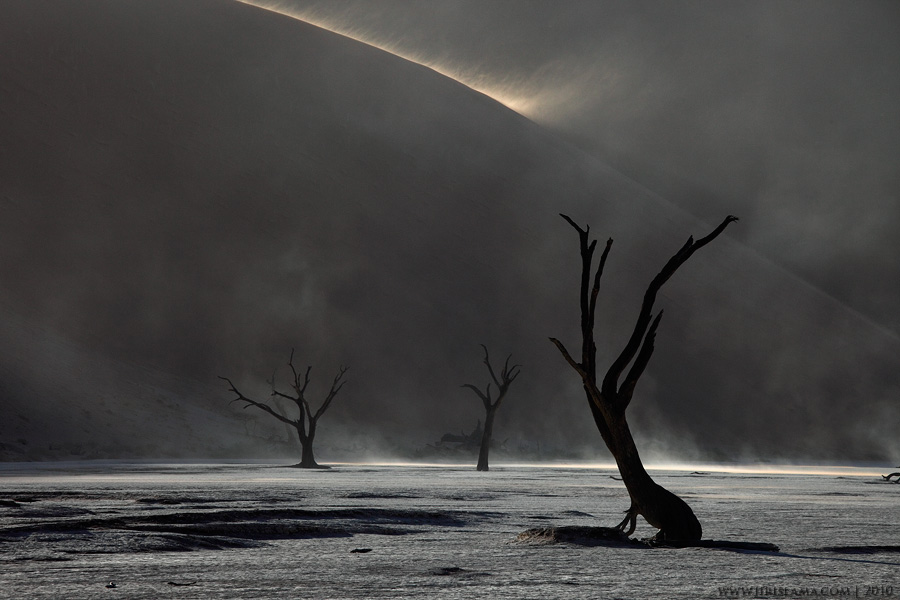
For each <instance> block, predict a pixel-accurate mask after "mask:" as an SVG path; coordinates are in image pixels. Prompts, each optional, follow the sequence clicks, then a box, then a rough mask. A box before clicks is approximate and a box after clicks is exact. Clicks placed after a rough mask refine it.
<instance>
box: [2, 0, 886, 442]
mask: <svg viewBox="0 0 900 600" xmlns="http://www.w3.org/2000/svg"><path fill="white" fill-rule="evenodd" d="M6 12H7V13H8V14H7V15H5V18H4V19H3V20H2V23H0V119H2V120H0V206H2V210H3V213H4V215H5V216H6V218H5V219H3V221H2V223H0V239H2V243H0V278H2V281H4V286H3V289H2V291H0V295H2V302H3V306H4V308H5V312H6V313H7V314H15V315H17V316H16V317H15V318H9V317H7V319H6V320H7V322H8V323H12V324H11V325H8V326H7V327H6V329H5V330H6V331H8V332H12V333H10V335H16V333H15V332H16V331H20V330H21V329H17V327H18V326H17V325H15V322H16V319H24V320H26V321H27V322H31V323H34V322H36V323H40V324H41V327H42V328H46V330H47V331H51V332H53V334H52V335H59V336H62V337H63V338H68V339H72V340H75V342H74V343H76V344H77V345H78V347H83V348H85V349H86V350H85V352H89V353H92V354H91V355H92V356H98V357H110V358H111V359H114V360H124V361H128V362H131V363H135V364H140V365H147V366H148V367H152V368H153V369H154V370H155V371H156V372H164V373H170V374H172V377H173V378H174V377H178V378H189V379H191V380H196V381H199V382H202V384H203V385H214V384H215V383H216V380H215V375H216V374H227V375H229V376H233V377H234V378H235V379H236V380H239V381H241V382H242V383H243V384H244V385H246V386H247V387H248V389H254V390H256V391H259V392H260V393H261V394H265V393H266V385H265V379H266V378H267V377H269V376H270V375H271V373H272V369H273V368H274V367H275V366H277V365H282V364H283V363H284V362H285V360H286V358H287V354H288V352H289V350H290V348H291V347H296V349H297V353H298V357H299V358H300V360H301V361H303V362H309V363H311V364H313V365H314V371H313V374H314V383H313V385H314V386H316V385H321V386H325V387H327V382H328V381H329V380H330V377H331V375H332V373H333V371H334V370H335V369H337V366H338V365H339V364H347V365H350V367H351V371H350V374H351V375H352V377H351V381H350V383H348V385H347V387H346V388H345V391H344V392H342V398H341V402H336V403H335V405H334V408H333V409H332V411H331V413H329V415H327V417H326V421H328V422H331V423H332V426H333V427H335V429H339V428H340V427H345V428H347V429H349V430H355V431H371V432H376V433H377V434H378V435H383V436H384V437H385V438H390V439H392V440H393V441H394V442H395V443H397V444H400V445H404V444H406V445H415V444H419V443H422V442H425V441H431V440H432V439H433V437H432V436H433V435H434V434H435V433H439V432H443V431H446V430H448V429H453V430H456V429H460V428H466V429H468V428H469V427H470V426H471V425H472V424H473V423H474V421H475V419H477V418H478V416H479V413H478V409H479V407H478V405H477V403H476V402H475V401H474V400H473V398H470V397H469V396H468V395H467V394H466V393H464V392H466V390H460V388H459V385H460V384H461V383H464V382H470V381H471V382H478V381H480V380H481V379H483V378H484V376H485V374H484V372H483V366H482V365H481V364H480V349H479V348H478V344H479V343H485V344H488V345H489V346H490V347H491V349H492V351H493V353H494V355H495V356H496V357H497V358H498V359H499V358H500V357H501V355H505V354H506V353H508V352H513V353H514V358H515V359H516V361H517V362H520V363H522V364H523V365H524V370H523V375H522V377H521V379H520V380H519V381H517V383H516V388H517V389H513V390H512V396H511V397H510V400H509V404H508V407H507V408H505V409H504V414H502V415H501V418H500V420H499V422H498V429H499V431H498V432H497V435H498V437H501V438H502V437H517V438H518V437H521V438H526V439H530V440H540V441H542V442H543V443H545V444H547V443H549V444H557V445H558V446H559V445H562V444H563V443H564V442H565V443H566V444H569V445H571V446H573V447H576V448H578V447H581V446H582V445H584V446H589V447H595V448H596V447H597V446H598V439H597V436H596V435H595V434H594V432H593V431H592V430H591V426H590V424H589V423H586V422H585V419H584V417H585V416H586V414H587V413H586V408H585V407H584V406H583V402H584V399H583V397H582V395H581V394H582V393H581V391H580V388H579V386H578V385H577V379H576V378H575V376H574V375H573V374H572V373H570V372H569V371H568V367H567V366H566V365H565V364H564V363H563V362H562V360H561V359H560V358H559V357H558V356H557V355H556V353H555V352H556V351H555V350H554V349H553V348H552V347H551V346H550V344H549V342H547V340H546V338H547V336H549V335H555V336H558V337H561V338H562V339H563V340H565V341H567V342H568V343H569V344H570V345H572V346H576V347H577V343H576V337H575V336H576V333H577V330H576V326H577V314H576V312H575V311H576V309H577V307H576V306H575V304H574V300H575V291H576V290H575V283H576V281H577V268H578V264H577V257H576V256H575V254H574V252H575V250H576V245H575V240H574V234H573V233H572V231H571V230H570V229H569V228H568V227H567V226H566V225H565V224H564V223H563V222H562V220H561V219H559V217H557V216H556V214H557V213H558V212H560V211H564V212H567V213H569V214H571V215H572V216H573V217H574V218H575V219H576V220H578V221H580V222H589V223H591V224H592V225H593V231H595V232H596V234H597V235H598V236H599V237H601V238H605V237H606V236H612V237H614V238H615V240H616V242H615V245H614V250H613V253H612V255H611V257H610V263H609V268H608V271H607V274H606V276H605V282H606V285H605V287H604V295H603V301H602V302H603V308H602V316H601V318H600V323H598V326H599V327H600V328H602V329H603V331H604V332H608V338H606V337H604V336H603V335H601V336H598V337H600V338H602V339H608V341H609V347H608V348H605V349H604V354H605V355H606V356H609V355H611V354H612V353H613V352H615V351H616V350H617V349H618V348H619V347H620V345H621V344H622V343H623V342H624V340H625V337H626V335H627V332H628V329H629V327H630V324H631V319H633V315H634V314H635V312H636V307H637V304H638V302H639V299H640V296H641V294H642V292H643V286H644V285H645V283H646V282H647V281H648V280H649V279H650V278H651V277H652V276H653V275H654V274H655V273H656V271H657V270H658V268H659V267H660V266H661V264H662V263H663V262H664V261H665V259H666V258H668V256H669V255H670V254H671V253H672V252H673V251H674V250H675V249H676V248H677V247H679V246H680V245H681V244H682V243H683V241H684V239H686V237H687V235H689V234H695V235H702V234H705V233H706V232H707V231H708V230H709V229H710V228H711V226H712V225H713V224H715V223H716V222H718V220H720V219H721V218H722V217H723V216H724V215H710V223H708V224H702V223H697V222H696V221H695V220H693V219H692V218H690V217H688V216H686V215H685V214H683V213H682V212H680V211H678V210H677V209H675V208H673V207H672V206H670V205H669V204H667V203H666V202H665V201H663V200H662V199H660V198H658V197H656V196H654V195H652V194H651V193H649V192H647V191H646V190H645V189H643V188H642V187H641V186H640V185H638V184H637V183H635V182H633V181H630V180H628V179H626V178H624V177H622V176H620V175H619V174H617V173H616V172H615V171H613V170H612V169H609V168H608V167H606V166H605V165H603V164H600V163H598V162H596V161H595V160H592V159H591V158H589V157H587V156H585V155H583V154H581V153H579V152H578V151H576V150H575V149H573V148H572V147H570V146H568V145H566V144H564V143H562V142H560V141H558V140H556V139H555V138H553V137H552V136H550V135H548V134H546V133H545V132H544V131H542V130H541V129H540V128H539V127H537V126H535V125H534V124H532V123H531V122H529V121H527V120H526V119H524V118H522V117H521V116H519V115H517V114H515V113H513V112H511V111H509V110H508V109H506V108H505V107H503V106H501V105H499V104H497V103H496V102H494V101H492V100H491V99H489V98H487V97H485V96H483V95H481V94H478V93H477V92H474V91H472V90H470V89H468V88H466V87H464V86H462V85H460V84H458V83H456V82H454V81H452V80H449V79H447V78H445V77H442V76H440V75H438V74H436V73H434V72H433V71H430V70H428V69H425V68H423V67H420V66H418V65H414V64H411V63H409V62H406V61H404V60H401V59H398V58H397V57H394V56H392V55H389V54H386V53H384V52H381V51H378V50H375V49H372V48H370V47H367V46H364V45H362V44H359V43H357V42H353V41H351V40H348V39H346V38H342V37H340V36H337V35H335V34H332V33H329V32H326V31H323V30H320V29H318V28H315V27H312V26H310V25H308V24H305V23H302V22H299V21H296V20H292V19H289V18H285V17H282V16H279V15H275V14H272V13H268V12H266V11H263V10H260V9H257V8H254V7H250V6H246V5H242V4H239V3H230V2H221V1H212V0H209V1H207V0H199V1H196V2H190V3H185V2H179V1H175V0H171V1H158V2H121V1H103V0H89V1H86V2H80V3H66V4H62V5H60V4H58V3H52V2H33V3H19V4H18V5H16V6H15V7H14V8H11V9H9V10H7V11H6ZM738 225H739V224H738ZM661 305H662V306H661V307H662V308H665V309H666V317H665V319H664V321H663V326H662V329H661V331H660V336H659V343H658V348H657V355H656V356H655V357H654V361H653V363H652V364H651V368H650V370H649V371H648V373H647V375H646V380H645V381H643V382H642V384H641V387H640V389H639V397H638V398H637V399H636V400H635V405H634V408H633V411H634V419H635V423H636V426H635V429H636V430H637V433H638V435H639V436H643V437H644V438H645V439H644V443H645V445H646V446H648V447H649V448H654V449H656V450H659V451H660V452H663V451H669V450H672V451H681V452H682V453H683V454H691V453H701V454H703V455H705V456H713V457H733V456H738V455H740V454H741V453H748V454H759V455H768V456H792V457H823V458H833V457H838V456H846V457H848V458H866V457H873V456H879V455H883V454H884V453H885V452H886V451H888V450H889V448H885V446H884V445H883V444H882V442H881V441H880V440H879V439H878V438H877V435H880V434H886V432H887V431H888V428H889V427H888V419H890V418H896V417H897V415H896V411H895V410H894V409H893V408H891V407H892V406H893V404H892V398H893V397H895V396H896V392H897V388H898V376H897V375H896V374H895V373H894V369H893V368H892V367H891V363H890V361H891V359H892V357H895V356H896V355H897V351H898V350H900V344H898V341H897V340H896V339H895V338H894V337H891V336H890V335H887V334H885V333H884V332H882V331H879V330H878V329H877V328H875V327H873V326H872V325H871V324H869V323H867V322H866V321H864V320H863V319H861V318H859V317H858V316H856V315H854V314H853V313H851V312H849V311H847V310H846V309H845V308H844V307H842V306H840V305H839V304H838V303H836V302H834V301H833V300H831V299H829V298H827V297H825V296H823V295H822V294H820V293H818V292H817V291H816V290H814V289H811V288H809V287H808V286H805V285H804V284H802V283H801V282H798V281H797V280H796V279H795V278H793V277H791V276H790V275H789V274H787V273H785V272H783V271H781V270H779V269H776V268H774V267H772V266H771V265H770V264H769V263H767V262H766V261H764V260H762V259H761V258H760V257H758V256H757V255H755V254H754V253H752V252H749V251H747V250H746V249H745V248H743V247H742V246H740V245H738V244H736V243H733V242H730V241H729V240H727V239H726V240H722V241H717V242H716V244H715V245H714V246H713V247H710V248H708V249H704V251H703V252H702V253H701V254H699V255H698V256H697V257H696V258H695V259H692V261H691V263H689V264H688V265H687V267H686V268H685V269H684V271H683V272H681V273H679V274H678V276H677V277H676V279H675V280H673V281H672V282H671V285H670V286H669V287H667V288H666V290H665V294H664V297H663V298H662V299H661ZM23 337H26V338H27V337H28V336H27V335H23ZM23 343H27V342H23ZM8 348H10V349H9V350H7V351H6V355H5V356H4V354H3V353H0V361H2V362H0V364H3V365H12V366H9V367H5V369H4V370H3V371H0V372H2V373H4V378H8V377H15V378H17V381H19V380H22V379H25V380H28V379H36V380H39V378H40V374H39V373H38V372H36V371H34V370H28V371H27V372H24V371H23V370H22V368H21V367H20V366H19V365H20V363H19V362H17V359H16V357H15V356H11V355H10V352H12V351H13V350H12V348H13V346H9V347H8ZM19 355H21V354H19ZM19 355H17V356H19ZM38 355H39V354H38ZM95 362H96V363H97V364H95V365H94V366H92V365H91V364H90V363H91V361H88V364H87V365H84V366H83V367H81V369H80V371H79V373H78V374H72V375H70V376H68V380H67V387H68V388H70V389H75V390H80V391H83V390H87V389H90V387H91V386H92V385H96V382H97V381H98V380H101V379H103V377H104V373H103V370H102V368H101V367H100V366H97V365H99V364H100V363H102V360H100V359H98V360H97V361H95ZM50 368H52V366H51V367H50ZM282 374H283V372H282ZM173 381H175V380H174V379H173ZM179 381H180V379H179ZM176 387H177V386H176ZM16 389H22V390H27V389H32V390H33V393H34V394H37V395H40V396H41V397H42V398H43V399H44V400H46V397H47V395H49V394H50V392H49V391H48V390H45V389H43V388H39V387H38V388H36V387H33V386H32V387H31V388H29V386H28V385H27V381H26V382H25V383H21V381H20V383H17V384H16ZM135 393H143V392H135ZM176 395H178V396H179V397H180V398H181V404H182V405H183V406H201V407H204V408H209V407H210V406H211V405H212V404H214V403H218V402H224V401H225V399H226V398H227V394H226V393H224V389H223V390H222V395H221V398H215V397H212V398H210V397H207V396H205V395H204V394H201V393H183V394H181V393H179V394H176ZM30 401H32V400H31V399H30V398H29V397H28V394H27V393H24V392H23V393H22V394H14V395H5V396H4V397H3V398H0V402H3V403H4V412H6V411H10V412H11V413H12V414H27V413H28V403H29V402H30ZM60 401H61V402H62V401H63V400H62V399H60ZM863 407H865V408H863ZM129 410H132V409H129ZM172 410H177V407H176V408H173V409H172ZM892 411H893V412H892ZM151 414H152V411H151ZM94 426H96V427H97V428H98V429H102V427H103V424H101V423H95V425H94ZM195 427H197V428H201V429H203V428H206V429H208V433H207V434H206V435H208V436H210V437H214V436H215V435H216V429H215V428H214V427H212V426H207V424H204V423H195ZM327 427H328V424H327V423H326V422H325V421H323V434H322V435H323V436H326V435H327ZM88 429H90V427H88ZM873 432H874V433H875V434H876V437H875V438H874V439H873V438H872V435H871V433H873ZM0 433H2V434H3V435H6V432H0ZM84 435H85V436H86V437H87V438H92V439H96V438H97V435H96V432H92V431H85V432H84ZM128 437H129V436H128V435H127V432H126V433H124V434H123V436H122V439H123V440H125V439H128ZM145 437H149V438H151V439H149V440H147V441H146V442H145V443H144V445H143V446H142V448H146V449H145V451H146V452H147V453H148V454H152V452H153V448H157V447H172V446H173V445H174V446H177V445H178V436H177V435H176V436H174V439H170V438H169V437H168V436H167V434H166V432H163V431H159V432H152V433H151V434H148V435H147V436H145ZM98 443H99V442H98ZM119 443H123V444H127V442H123V441H121V440H115V441H114V443H113V442H110V444H109V445H110V447H113V448H114V447H116V444H119ZM682 443H683V444H684V447H682V446H681V445H682Z"/></svg>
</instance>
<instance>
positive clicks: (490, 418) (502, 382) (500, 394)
mask: <svg viewBox="0 0 900 600" xmlns="http://www.w3.org/2000/svg"><path fill="white" fill-rule="evenodd" d="M481 347H482V348H484V364H485V365H486V366H487V369H488V373H490V374H491V379H493V380H494V383H495V384H496V385H497V399H496V400H494V399H492V398H491V384H490V382H488V384H487V387H486V388H485V390H484V391H483V392H482V391H481V390H480V389H479V388H477V387H476V386H474V385H472V384H471V383H466V384H464V385H463V386H462V387H467V388H469V389H471V390H472V391H473V392H475V393H476V394H478V397H479V398H481V402H482V404H484V410H485V412H486V413H487V414H486V416H485V417H484V429H483V430H482V433H481V449H480V450H479V452H478V466H477V467H476V469H477V470H479V471H487V470H488V451H489V450H490V447H491V436H492V435H493V431H494V416H495V415H496V414H497V409H498V408H500V403H501V402H503V398H505V397H506V392H507V390H509V386H510V384H511V383H512V382H513V381H515V379H516V377H518V376H519V373H521V372H522V371H521V367H520V366H519V365H513V366H512V368H510V366H509V359H510V358H512V354H510V355H509V356H507V357H506V362H505V363H504V365H503V370H502V371H500V378H499V379H498V378H497V375H496V374H495V373H494V368H493V367H492V366H491V359H490V356H488V349H487V346H485V345H484V344H481Z"/></svg>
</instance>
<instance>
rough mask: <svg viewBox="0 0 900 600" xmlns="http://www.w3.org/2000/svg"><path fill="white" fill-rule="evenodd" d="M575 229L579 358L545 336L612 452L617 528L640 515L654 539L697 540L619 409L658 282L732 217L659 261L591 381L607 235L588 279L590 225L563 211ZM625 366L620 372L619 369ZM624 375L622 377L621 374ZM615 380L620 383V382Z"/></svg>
mask: <svg viewBox="0 0 900 600" xmlns="http://www.w3.org/2000/svg"><path fill="white" fill-rule="evenodd" d="M560 216H561V217H562V218H563V219H565V220H566V222H567V223H569V225H571V226H572V227H574V228H575V230H576V231H577V232H578V237H579V241H580V248H581V293H580V300H581V337H582V344H581V361H576V360H575V359H574V358H573V357H572V356H571V355H570V354H569V352H568V350H566V347H565V346H564V345H563V344H562V342H560V341H559V340H557V339H555V338H550V341H551V342H553V343H554V344H555V345H556V347H557V348H558V349H559V351H560V352H561V353H562V355H563V357H564V358H565V359H566V361H567V362H568V363H569V365H571V367H572V368H573V369H575V371H577V372H578V374H579V375H580V376H581V380H582V382H583V384H584V391H585V394H586V395H587V399H588V404H589V405H590V408H591V414H592V415H593V417H594V422H595V423H596V424H597V429H599V430H600V435H601V436H602V437H603V441H604V442H606V446H607V447H608V448H609V451H610V452H611V453H612V455H613V457H614V458H615V460H616V464H617V465H618V467H619V473H620V474H621V475H622V481H623V482H624V483H625V487H626V488H627V489H628V494H629V496H631V507H630V508H629V509H628V511H627V513H626V517H625V520H623V521H622V522H621V523H620V524H619V525H618V529H619V530H621V531H625V528H626V527H628V530H627V531H626V532H625V533H626V535H631V534H632V533H633V532H634V528H635V525H636V520H637V516H638V515H641V516H643V517H644V519H646V520H647V522H648V523H650V524H651V525H652V526H654V527H657V528H659V533H657V538H658V539H665V540H699V539H700V538H701V536H702V528H701V527H700V521H698V520H697V517H696V516H695V515H694V511H692V510H691V508H690V507H689V506H688V505H687V503H685V502H684V500H682V499H681V498H679V497H678V496H676V495H675V494H673V493H672V492H670V491H668V490H667V489H665V488H663V487H662V486H660V485H659V484H657V483H656V482H655V481H653V479H651V478H650V475H649V474H648V473H647V471H646V470H645V469H644V465H643V463H642V462H641V458H640V455H639V454H638V450H637V446H635V443H634V439H633V438H632V436H631V431H630V430H629V428H628V422H627V421H626V420H625V409H627V408H628V404H629V403H630V402H631V397H632V395H633V394H634V389H635V386H636V385H637V382H638V379H639V378H640V377H641V375H642V374H643V373H644V369H646V368H647V363H649V362H650V356H651V355H652V354H653V342H654V339H655V337H656V330H657V328H658V327H659V321H660V319H661V318H662V311H660V312H659V313H657V315H656V317H655V318H654V317H653V304H654V302H655V301H656V295H657V293H658V292H659V290H660V288H661V287H662V286H663V284H664V283H665V282H666V281H668V279H669V278H670V277H671V276H672V275H673V274H674V273H675V271H677V270H678V268H679V267H680V266H681V265H683V264H684V263H685V262H686V261H687V260H688V259H689V258H690V257H691V255H692V254H693V253H694V252H696V251H697V250H699V249H700V248H702V247H703V246H705V245H706V244H708V243H709V242H711V241H712V240H714V239H715V238H716V237H718V236H719V234H721V233H722V232H723V231H725V228H726V227H727V226H728V224H729V223H731V222H732V221H736V220H737V217H732V216H728V217H726V218H725V220H724V221H722V223H721V224H720V225H719V226H718V227H716V228H715V229H714V230H713V232H712V233H710V234H709V235H707V236H706V237H704V238H701V239H699V240H697V241H694V238H693V237H691V238H688V241H687V243H686V244H685V245H684V246H682V247H681V249H680V250H679V251H678V252H676V253H675V254H674V255H673V256H672V258H670V259H669V261H668V262H667V263H666V264H665V266H664V267H663V269H662V271H660V272H659V273H658V274H657V275H656V277H654V278H653V281H651V282H650V285H649V286H648V287H647V291H646V292H645V293H644V300H643V303H642V304H641V310H640V312H639V313H638V318H637V322H636V323H635V325H634V331H633V332H632V333H631V337H630V338H629V340H628V343H627V344H626V345H625V348H624V349H623V350H622V352H621V353H620V354H619V356H618V358H616V360H615V361H613V363H612V366H610V367H609V370H607V372H606V375H605V376H604V377H603V379H602V380H601V381H599V382H598V381H597V346H596V344H595V343H594V317H595V315H596V306H597V294H598V293H599V291H600V278H601V276H602V275H603V267H604V265H605V264H606V258H607V256H609V250H610V248H611V247H612V239H610V240H608V241H607V242H606V247H605V248H604V250H603V253H602V254H601V255H600V261H599V263H598V265H597V270H596V271H595V272H594V273H593V283H592V281H591V272H592V262H593V256H594V250H595V249H596V247H597V240H590V239H589V233H590V227H586V228H585V229H582V228H581V227H579V226H578V225H577V224H576V223H575V222H574V221H573V220H572V219H570V218H569V217H568V216H566V215H560ZM629 365H631V367H630V369H628V372H627V373H626V372H625V370H626V368H628V366H629ZM623 374H624V377H625V378H624V380H622V379H621V378H622V376H623ZM620 380H621V383H620Z"/></svg>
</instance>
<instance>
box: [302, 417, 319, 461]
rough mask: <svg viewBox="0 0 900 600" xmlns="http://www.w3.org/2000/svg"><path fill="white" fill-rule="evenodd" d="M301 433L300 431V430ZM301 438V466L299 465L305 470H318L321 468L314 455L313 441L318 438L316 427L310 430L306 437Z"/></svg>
mask: <svg viewBox="0 0 900 600" xmlns="http://www.w3.org/2000/svg"><path fill="white" fill-rule="evenodd" d="M298 433H299V430H298ZM299 437H300V448H301V453H300V464H299V465H297V466H299V467H302V468H304V469H316V468H318V467H319V463H317V462H316V458H315V455H314V454H313V439H315V437H316V428H315V425H313V426H311V427H310V428H309V433H307V434H306V435H305V436H299Z"/></svg>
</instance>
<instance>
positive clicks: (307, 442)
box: [219, 349, 347, 469]
mask: <svg viewBox="0 0 900 600" xmlns="http://www.w3.org/2000/svg"><path fill="white" fill-rule="evenodd" d="M288 366H289V367H290V368H291V377H292V379H293V381H292V382H291V388H292V390H293V395H291V394H285V393H283V392H280V391H279V390H277V389H275V375H274V374H272V379H271V381H269V384H270V385H271V386H272V394H271V395H272V396H274V397H275V398H276V399H285V400H290V401H291V402H293V403H294V404H295V405H296V406H297V410H298V412H299V416H298V417H297V418H296V419H292V418H291V417H290V416H288V415H287V414H285V411H281V410H280V403H279V410H276V409H275V408H272V407H271V406H269V405H268V404H266V403H265V402H259V401H257V400H253V399H251V398H248V397H247V396H245V395H244V394H243V393H241V392H240V391H239V390H238V389H237V387H235V385H234V383H232V382H231V380H230V379H228V378H227V377H221V376H220V377H219V379H222V380H224V381H226V382H227V383H228V385H229V386H231V388H230V389H231V391H232V392H234V393H235V395H236V396H237V397H236V398H235V399H234V400H232V402H244V403H245V404H244V408H248V407H250V406H255V407H256V408H258V409H260V410H263V411H265V412H267V413H269V414H270V415H272V416H273V417H275V418H276V419H278V420H279V421H281V422H282V423H285V424H286V425H290V426H292V427H293V428H294V429H295V430H296V431H297V438H298V439H299V440H300V448H301V456H300V464H298V465H296V466H298V467H303V468H307V469H315V468H319V464H318V463H317V462H316V459H315V456H314V455H313V440H315V437H316V427H317V426H318V424H319V419H320V418H321V416H322V415H323V414H325V411H326V410H328V407H329V406H331V402H332V401H333V400H334V397H335V396H337V394H338V392H339V391H341V388H342V387H344V383H346V382H345V381H344V375H345V374H346V373H347V367H341V368H340V369H339V370H338V374H337V375H335V376H334V380H333V381H332V382H331V389H330V390H329V391H328V395H327V396H325V400H324V401H323V402H322V405H321V406H319V409H318V410H317V411H315V412H313V410H312V407H311V406H310V405H309V401H308V400H307V399H306V388H307V387H308V386H309V372H310V371H311V370H312V367H306V372H305V373H303V374H302V375H301V374H300V372H298V371H297V369H296V367H294V350H293V349H292V350H291V358H290V360H289V361H288Z"/></svg>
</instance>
